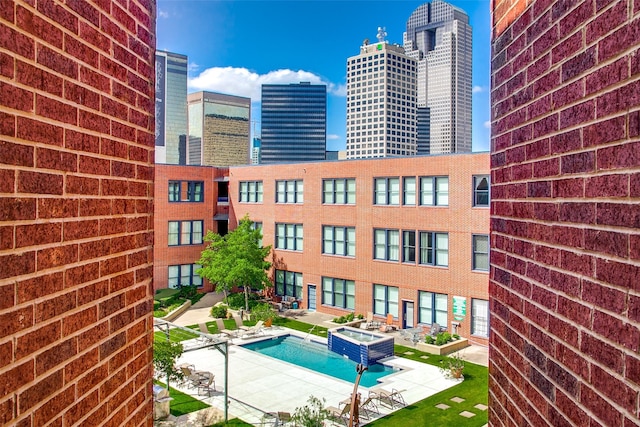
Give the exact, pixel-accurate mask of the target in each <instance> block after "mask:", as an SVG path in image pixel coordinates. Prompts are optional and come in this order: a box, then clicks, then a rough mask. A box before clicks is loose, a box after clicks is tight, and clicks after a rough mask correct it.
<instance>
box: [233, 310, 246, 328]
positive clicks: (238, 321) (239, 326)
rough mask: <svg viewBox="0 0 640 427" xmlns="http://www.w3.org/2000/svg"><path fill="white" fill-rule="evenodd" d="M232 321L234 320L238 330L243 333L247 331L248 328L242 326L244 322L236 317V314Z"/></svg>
mask: <svg viewBox="0 0 640 427" xmlns="http://www.w3.org/2000/svg"><path fill="white" fill-rule="evenodd" d="M233 320H235V322H236V326H237V327H238V329H240V330H243V331H246V330H247V329H249V327H248V326H245V325H244V321H243V320H242V317H240V316H238V315H237V314H234V315H233Z"/></svg>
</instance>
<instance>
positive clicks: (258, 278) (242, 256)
mask: <svg viewBox="0 0 640 427" xmlns="http://www.w3.org/2000/svg"><path fill="white" fill-rule="evenodd" d="M252 225H253V221H251V220H250V219H249V217H248V216H247V215H245V217H244V218H242V219H241V220H240V223H239V224H238V227H237V228H236V229H235V230H233V231H231V232H229V233H228V234H227V235H225V236H224V237H223V236H220V235H219V234H217V233H214V232H212V231H208V232H207V235H206V236H205V238H204V240H205V242H208V243H209V244H208V246H207V247H206V249H205V250H204V251H202V254H200V259H199V260H198V261H196V262H197V263H198V264H200V265H201V266H202V268H200V269H198V270H197V271H196V273H197V274H198V275H200V277H203V278H205V279H207V280H209V281H210V282H211V283H213V284H214V285H215V287H216V291H218V292H221V291H222V292H223V293H224V296H225V298H226V297H227V293H228V292H229V290H231V289H232V288H234V287H236V286H244V301H245V309H246V310H247V311H249V288H254V289H263V288H264V287H266V286H271V281H270V280H269V276H268V275H267V271H268V270H269V268H271V263H270V262H268V261H266V260H265V259H266V257H267V255H269V253H270V252H271V246H266V247H262V246H261V245H260V241H261V239H262V233H261V231H260V230H259V229H254V228H253V227H252Z"/></svg>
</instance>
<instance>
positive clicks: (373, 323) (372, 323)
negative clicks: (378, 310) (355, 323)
mask: <svg viewBox="0 0 640 427" xmlns="http://www.w3.org/2000/svg"><path fill="white" fill-rule="evenodd" d="M364 325H365V327H364V329H376V328H379V327H380V322H378V321H377V320H373V312H371V311H369V312H367V318H366V321H365V323H364Z"/></svg>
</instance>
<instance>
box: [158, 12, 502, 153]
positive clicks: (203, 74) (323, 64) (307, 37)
mask: <svg viewBox="0 0 640 427" xmlns="http://www.w3.org/2000/svg"><path fill="white" fill-rule="evenodd" d="M424 3H426V2H425V1H395V2H390V1H377V2H367V3H365V2H363V1H357V0H356V1H346V2H334V1H319V0H316V1H309V2H299V1H286V2H285V1H275V2H271V1H270V2H265V1H239V2H231V1H181V2H175V1H166V0H160V1H159V2H158V22H157V32H158V43H157V48H158V50H167V51H171V52H176V53H182V54H184V55H187V56H188V57H189V72H188V73H189V77H188V91H189V92H194V91H200V90H207V91H213V92H220V93H226V94H231V95H238V96H246V97H250V98H251V99H252V114H251V115H252V117H253V118H254V122H256V121H257V120H258V119H259V117H260V88H261V85H262V84H288V83H299V82H301V81H309V82H311V83H312V84H326V85H327V150H344V149H345V148H346V67H345V64H346V61H347V58H349V57H351V56H354V55H357V54H358V52H359V48H360V46H361V44H362V41H363V40H364V39H366V38H368V39H371V40H373V39H375V35H376V32H377V28H378V27H385V29H386V31H387V34H388V37H387V40H388V41H389V42H390V43H392V44H398V45H402V42H403V32H404V31H406V25H407V20H408V19H409V17H410V16H411V14H412V13H413V12H414V11H415V9H416V8H418V7H419V6H420V5H422V4H424ZM448 3H450V4H452V5H454V6H456V7H459V8H461V9H462V10H464V11H465V12H466V13H467V14H468V15H469V23H470V25H471V27H472V29H473V58H474V65H473V79H472V85H473V113H472V128H473V150H474V151H486V150H488V149H489V137H490V129H489V120H490V109H489V92H488V89H489V83H490V79H489V67H490V64H489V61H488V57H489V54H490V45H489V37H490V30H489V27H490V16H489V1H488V0H486V1H485V0H482V1H456V0H452V1H449V2H448ZM363 11H366V12H367V13H363ZM356 18H357V19H356ZM185 25H187V26H188V28H189V31H184V28H185ZM199 29H201V30H199ZM292 34H294V35H295V36H292ZM254 124H255V123H254ZM254 127H255V126H252V129H253V128H254ZM252 136H259V135H252Z"/></svg>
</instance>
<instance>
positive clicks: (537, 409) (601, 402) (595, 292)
mask: <svg viewBox="0 0 640 427" xmlns="http://www.w3.org/2000/svg"><path fill="white" fill-rule="evenodd" d="M512 3H513V4H512ZM514 10H516V11H517V13H515V14H511V15H509V13H510V12H509V11H514ZM493 23H494V37H493V41H492V70H491V72H492V114H493V120H492V155H491V165H492V179H493V189H492V190H493V192H492V196H493V198H492V219H491V227H492V252H491V263H492V268H491V276H490V277H491V280H490V295H491V314H492V318H491V325H492V330H491V347H490V348H491V350H490V417H489V419H490V424H491V425H493V426H503V425H504V426H523V425H533V426H543V425H553V426H565V425H566V426H569V425H580V426H594V425H607V426H623V425H624V426H628V425H638V424H639V423H640V417H639V411H640V409H639V404H640V403H639V402H640V396H639V395H640V356H639V351H640V251H639V250H638V248H639V247H640V245H639V243H640V232H639V231H638V230H639V228H640V209H638V197H639V196H640V191H639V190H638V188H639V185H638V184H639V183H640V154H639V153H640V102H639V101H640V99H639V96H640V50H639V46H640V43H639V42H640V2H639V1H638V0H625V1H601V0H582V1H555V2H554V1H543V0H535V1H528V2H525V1H519V2H517V1H516V2H513V1H506V0H505V1H498V0H496V1H494V4H493Z"/></svg>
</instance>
